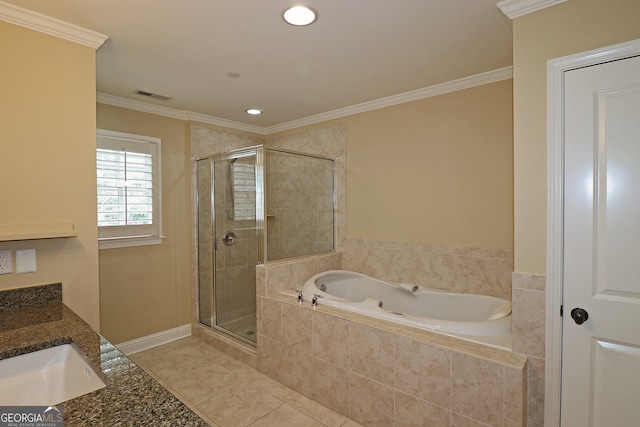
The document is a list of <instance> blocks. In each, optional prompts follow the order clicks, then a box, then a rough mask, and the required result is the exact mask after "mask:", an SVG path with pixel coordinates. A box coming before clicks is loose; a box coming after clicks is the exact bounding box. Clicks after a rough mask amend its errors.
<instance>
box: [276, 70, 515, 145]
mask: <svg viewBox="0 0 640 427" xmlns="http://www.w3.org/2000/svg"><path fill="white" fill-rule="evenodd" d="M511 78H513V67H505V68H500V69H498V70H493V71H488V72H486V73H481V74H476V75H473V76H469V77H464V78H461V79H458V80H452V81H450V82H446V83H440V84H437V85H434V86H429V87H426V88H422V89H417V90H413V91H410V92H404V93H401V94H398V95H393V96H389V97H386V98H380V99H377V100H374V101H369V102H364V103H362V104H357V105H353V106H351V107H345V108H340V109H337V110H333V111H328V112H326V113H320V114H316V115H314V116H309V117H305V118H302V119H299V120H293V121H290V122H286V123H282V124H280V125H275V126H270V127H268V128H266V135H270V134H273V133H276V132H282V131H286V130H291V129H295V128H299V127H301V126H308V125H312V124H316V123H320V122H324V121H327V120H333V119H339V118H342V117H346V116H351V115H353V114H359V113H365V112H367V111H372V110H378V109H381V108H386V107H392V106H394V105H399V104H404V103H407V102H412V101H418V100H421V99H425V98H431V97H433V96H438V95H444V94H446V93H449V92H456V91H459V90H464V89H469V88H472V87H475V86H481V85H486V84H489V83H495V82H499V81H502V80H508V79H511Z"/></svg>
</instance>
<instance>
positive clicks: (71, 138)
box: [0, 22, 100, 329]
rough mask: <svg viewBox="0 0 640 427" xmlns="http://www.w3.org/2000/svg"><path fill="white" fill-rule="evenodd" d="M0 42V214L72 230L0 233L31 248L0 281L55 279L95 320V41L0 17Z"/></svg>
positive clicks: (3, 285)
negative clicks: (30, 256)
mask: <svg viewBox="0 0 640 427" xmlns="http://www.w3.org/2000/svg"><path fill="white" fill-rule="evenodd" d="M0 52H2V66H0V87H1V91H0V93H1V94H2V95H1V101H0V146H1V147H2V152H1V154H0V182H1V183H2V189H1V190H0V193H1V197H0V224H18V223H19V224H33V223H51V222H72V223H73V224H74V226H75V229H76V230H77V234H78V235H77V237H73V238H63V239H50V240H29V241H20V242H0V250H8V249H10V250H13V251H15V250H18V249H36V256H37V272H36V273H30V274H21V275H18V274H15V272H14V274H8V275H3V276H0V289H11V288H18V287H25V286H31V285H38V284H46V283H52V282H62V284H63V299H64V302H65V303H66V304H67V305H68V306H69V307H70V308H71V309H72V310H74V311H75V312H76V313H78V315H80V317H82V318H83V319H84V320H86V321H87V322H88V323H89V324H90V325H91V326H93V327H94V328H96V329H97V328H99V326H100V325H99V322H100V314H99V295H98V292H99V290H98V232H97V227H96V199H95V197H96V182H95V179H90V178H91V177H95V175H96V166H95V165H96V163H95V128H96V119H95V99H96V81H95V75H96V70H95V50H94V49H93V48H90V47H87V46H82V45H79V44H75V43H72V42H69V41H65V40H62V39H58V38H55V37H52V36H48V35H45V34H42V33H38V32H35V31H31V30H28V29H25V28H22V27H18V26H15V25H12V24H8V23H5V22H0ZM14 257H15V252H14Z"/></svg>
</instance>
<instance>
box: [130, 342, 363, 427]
mask: <svg viewBox="0 0 640 427" xmlns="http://www.w3.org/2000/svg"><path fill="white" fill-rule="evenodd" d="M130 358H131V360H133V361H134V362H135V363H136V364H138V366H140V367H141V368H143V369H144V370H145V371H147V372H148V373H149V374H150V375H151V376H152V377H154V378H155V379H156V380H158V381H159V382H160V383H161V384H162V385H163V386H165V387H166V388H167V389H168V390H169V391H170V392H171V393H173V394H174V395H176V396H177V397H178V398H179V399H180V400H181V401H182V402H184V403H185V404H186V405H187V406H188V407H190V408H191V409H192V410H193V411H194V412H195V413H197V414H198V415H200V416H201V417H202V419H204V420H205V421H206V422H208V423H209V424H210V425H211V426H214V427H215V426H218V427H246V426H251V427H272V426H273V427H275V426H277V427H288V426H293V427H323V426H327V427H357V426H359V424H357V423H356V422H354V421H351V420H349V419H347V418H345V417H344V416H342V415H340V414H338V413H336V412H334V411H332V410H330V409H328V408H325V407H324V406H322V405H319V404H318V403H316V402H314V401H312V400H310V399H308V398H306V397H304V396H302V395H301V394H299V393H297V392H295V391H293V390H291V389H290V388H288V387H285V386H284V385H282V384H280V383H278V382H276V381H274V380H272V379H270V378H268V377H267V376H265V375H263V374H261V373H260V372H258V371H257V370H255V369H253V368H251V367H250V366H247V365H245V364H244V363H241V362H239V361H237V360H236V359H233V358H232V357H230V356H227V355H226V354H224V353H222V352H220V351H218V350H217V349H215V348H214V347H213V346H210V345H208V344H205V343H204V342H202V341H200V340H198V339H196V338H193V337H191V338H185V339H181V340H178V341H174V342H172V343H170V344H166V345H163V346H160V347H156V348H153V349H151V350H146V351H143V352H140V353H136V354H133V355H131V356H130Z"/></svg>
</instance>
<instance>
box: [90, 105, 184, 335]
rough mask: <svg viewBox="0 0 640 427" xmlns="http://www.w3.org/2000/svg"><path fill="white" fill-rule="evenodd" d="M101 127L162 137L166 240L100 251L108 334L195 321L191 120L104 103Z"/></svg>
mask: <svg viewBox="0 0 640 427" xmlns="http://www.w3.org/2000/svg"><path fill="white" fill-rule="evenodd" d="M97 113H98V128H99V129H106V130H111V131H117V132H126V133H133V134H137V135H146V136H153V137H158V138H160V139H161V140H162V143H161V144H162V153H161V156H162V187H163V191H162V231H163V234H164V235H165V236H166V239H164V241H163V242H162V244H160V245H152V246H139V247H133V248H118V249H101V250H100V309H101V321H102V334H103V335H104V336H105V337H106V338H107V339H109V340H110V341H112V342H114V343H122V342H125V341H129V340H132V339H135V338H140V337H142V336H146V335H150V334H153V333H156V332H160V331H164V330H167V329H172V328H175V327H178V326H182V325H186V324H189V323H190V322H191V312H190V310H191V253H190V248H191V198H190V194H191V193H190V179H191V178H190V176H191V175H190V174H191V164H190V158H189V143H188V135H187V133H188V127H187V122H186V121H182V120H176V119H171V118H167V117H162V116H157V115H154V114H147V113H141V112H138V111H133V110H128V109H124V108H118V107H113V106H109V105H104V104H98V108H97Z"/></svg>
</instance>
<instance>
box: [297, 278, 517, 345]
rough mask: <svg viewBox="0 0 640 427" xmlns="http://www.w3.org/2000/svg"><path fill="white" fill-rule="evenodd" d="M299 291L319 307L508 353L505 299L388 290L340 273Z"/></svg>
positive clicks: (409, 287) (424, 290) (508, 312)
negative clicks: (338, 309) (330, 307)
mask: <svg viewBox="0 0 640 427" xmlns="http://www.w3.org/2000/svg"><path fill="white" fill-rule="evenodd" d="M302 292H303V294H304V297H305V299H307V300H311V299H312V297H313V296H314V295H318V298H317V302H318V304H319V305H328V306H333V307H337V308H341V309H344V310H349V311H353V312H357V313H360V314H365V315H368V316H372V317H376V318H379V319H385V320H390V321H392V322H395V323H400V324H404V325H408V326H413V327H416V328H420V329H424V330H429V331H435V332H439V333H443V334H446V335H450V336H455V337H458V338H462V339H465V340H468V341H472V342H477V343H481V344H486V345H489V346H492V347H498V348H503V349H508V350H510V349H511V302H510V301H508V300H505V299H501V298H496V297H490V296H485V295H475V294H460V293H451V292H444V291H439V290H434V289H428V288H423V287H421V286H415V285H405V284H401V285H394V284H391V283H387V282H384V281H382V280H378V279H374V278H372V277H369V276H366V275H364V274H360V273H355V272H352V271H344V270H333V271H325V272H323V273H320V274H317V275H315V276H313V277H311V278H310V279H309V280H307V281H306V282H305V284H304V286H303V289H302Z"/></svg>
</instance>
